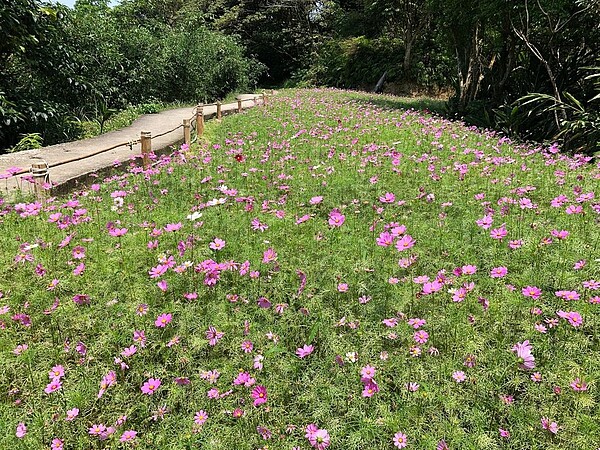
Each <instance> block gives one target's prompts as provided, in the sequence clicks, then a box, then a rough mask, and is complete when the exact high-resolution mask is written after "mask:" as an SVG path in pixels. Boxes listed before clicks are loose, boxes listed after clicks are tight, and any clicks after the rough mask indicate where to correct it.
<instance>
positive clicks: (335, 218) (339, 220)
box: [329, 209, 346, 228]
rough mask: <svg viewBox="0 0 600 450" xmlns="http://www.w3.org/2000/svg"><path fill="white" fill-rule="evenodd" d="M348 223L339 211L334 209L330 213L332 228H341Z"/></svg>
mask: <svg viewBox="0 0 600 450" xmlns="http://www.w3.org/2000/svg"><path fill="white" fill-rule="evenodd" d="M345 221H346V216H344V215H343V214H342V213H341V212H340V211H339V210H338V209H334V210H333V211H331V212H330V213H329V225H330V226H332V227H334V228H335V227H341V226H342V225H344V222H345Z"/></svg>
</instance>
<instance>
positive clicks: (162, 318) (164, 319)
mask: <svg viewBox="0 0 600 450" xmlns="http://www.w3.org/2000/svg"><path fill="white" fill-rule="evenodd" d="M172 319H173V316H172V315H171V314H170V313H163V314H161V315H159V316H158V317H157V318H156V320H155V321H154V325H156V326H157V327H158V328H165V327H166V326H167V325H168V324H169V323H171V320H172Z"/></svg>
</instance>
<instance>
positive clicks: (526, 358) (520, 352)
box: [512, 341, 535, 370]
mask: <svg viewBox="0 0 600 450" xmlns="http://www.w3.org/2000/svg"><path fill="white" fill-rule="evenodd" d="M531 350H532V347H531V344H529V341H523V342H522V343H521V342H517V343H516V344H515V345H514V346H513V348H512V351H513V352H514V353H516V354H517V358H519V367H521V369H525V370H531V369H533V368H534V367H535V358H534V357H533V355H532V353H531Z"/></svg>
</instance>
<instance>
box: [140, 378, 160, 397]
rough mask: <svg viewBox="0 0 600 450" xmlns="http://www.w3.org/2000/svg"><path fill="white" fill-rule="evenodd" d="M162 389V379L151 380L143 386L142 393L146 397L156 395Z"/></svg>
mask: <svg viewBox="0 0 600 450" xmlns="http://www.w3.org/2000/svg"><path fill="white" fill-rule="evenodd" d="M159 387H160V379H158V378H150V379H149V380H148V381H146V382H145V383H144V384H143V385H142V392H143V393H144V394H146V395H152V394H154V393H155V392H156V391H157V390H158V388H159Z"/></svg>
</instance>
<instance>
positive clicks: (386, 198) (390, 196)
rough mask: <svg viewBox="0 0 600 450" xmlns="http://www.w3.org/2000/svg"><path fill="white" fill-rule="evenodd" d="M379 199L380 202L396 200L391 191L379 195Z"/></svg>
mask: <svg viewBox="0 0 600 450" xmlns="http://www.w3.org/2000/svg"><path fill="white" fill-rule="evenodd" d="M379 201H380V202H381V203H394V202H395V201H396V196H395V195H394V194H393V193H392V192H386V193H385V194H384V195H382V196H381V197H379Z"/></svg>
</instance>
